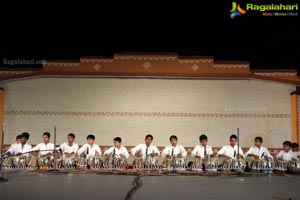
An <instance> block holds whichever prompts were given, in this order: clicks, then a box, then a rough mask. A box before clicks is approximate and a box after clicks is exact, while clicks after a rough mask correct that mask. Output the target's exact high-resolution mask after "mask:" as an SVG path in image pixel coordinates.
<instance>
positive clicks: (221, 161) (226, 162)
mask: <svg viewBox="0 0 300 200" xmlns="http://www.w3.org/2000/svg"><path fill="white" fill-rule="evenodd" d="M217 163H218V165H219V167H218V168H219V169H220V170H225V171H232V170H234V171H243V170H244V169H245V167H246V162H245V160H244V159H239V160H238V159H226V158H225V157H219V158H218V161H217Z"/></svg>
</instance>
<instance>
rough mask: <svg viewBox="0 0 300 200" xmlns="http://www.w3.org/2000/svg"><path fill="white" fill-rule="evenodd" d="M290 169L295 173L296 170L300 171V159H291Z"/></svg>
mask: <svg viewBox="0 0 300 200" xmlns="http://www.w3.org/2000/svg"><path fill="white" fill-rule="evenodd" d="M288 170H289V171H290V172H293V173H295V172H297V173H299V172H300V161H293V160H291V161H289V162H288Z"/></svg>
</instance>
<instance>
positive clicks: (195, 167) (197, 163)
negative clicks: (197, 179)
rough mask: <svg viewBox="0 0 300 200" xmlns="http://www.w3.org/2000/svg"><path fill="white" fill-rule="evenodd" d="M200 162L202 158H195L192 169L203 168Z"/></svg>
mask: <svg viewBox="0 0 300 200" xmlns="http://www.w3.org/2000/svg"><path fill="white" fill-rule="evenodd" d="M202 162H203V159H202V158H195V159H194V161H193V165H192V168H193V169H201V170H202V168H203V166H202Z"/></svg>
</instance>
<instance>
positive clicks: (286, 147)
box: [282, 141, 292, 152]
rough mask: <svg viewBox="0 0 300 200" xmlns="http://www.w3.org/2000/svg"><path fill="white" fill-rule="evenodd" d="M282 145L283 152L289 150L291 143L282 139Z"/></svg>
mask: <svg viewBox="0 0 300 200" xmlns="http://www.w3.org/2000/svg"><path fill="white" fill-rule="evenodd" d="M282 146H283V150H284V151H285V152H289V151H290V149H291V146H292V143H291V142H290V141H284V142H283V143H282Z"/></svg>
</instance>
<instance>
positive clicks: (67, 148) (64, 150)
mask: <svg viewBox="0 0 300 200" xmlns="http://www.w3.org/2000/svg"><path fill="white" fill-rule="evenodd" d="M60 149H61V151H62V154H63V155H65V154H66V153H77V151H78V144H77V143H73V145H72V146H69V144H68V143H67V142H65V143H63V144H61V145H60Z"/></svg>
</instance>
